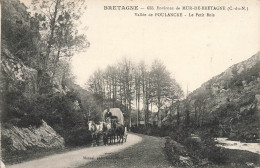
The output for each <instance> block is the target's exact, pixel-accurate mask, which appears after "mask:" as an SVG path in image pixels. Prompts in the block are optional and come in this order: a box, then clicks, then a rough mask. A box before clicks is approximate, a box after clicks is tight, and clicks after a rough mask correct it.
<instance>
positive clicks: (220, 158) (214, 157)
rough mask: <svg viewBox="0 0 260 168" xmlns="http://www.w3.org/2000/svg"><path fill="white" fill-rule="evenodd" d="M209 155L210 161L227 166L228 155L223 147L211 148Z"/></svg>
mask: <svg viewBox="0 0 260 168" xmlns="http://www.w3.org/2000/svg"><path fill="white" fill-rule="evenodd" d="M207 154H208V160H209V161H211V162H212V163H214V164H225V163H227V161H228V156H227V153H226V152H225V151H224V150H223V149H222V148H221V147H216V146H211V147H209V148H208V152H207Z"/></svg>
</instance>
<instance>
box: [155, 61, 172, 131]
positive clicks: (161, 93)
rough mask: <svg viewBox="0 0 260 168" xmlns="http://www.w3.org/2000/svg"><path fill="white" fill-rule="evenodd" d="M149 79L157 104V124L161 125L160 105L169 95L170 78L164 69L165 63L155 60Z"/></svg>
mask: <svg viewBox="0 0 260 168" xmlns="http://www.w3.org/2000/svg"><path fill="white" fill-rule="evenodd" d="M151 80H152V96H153V99H154V101H155V103H156V105H157V109H158V121H159V126H160V125H161V121H162V118H161V113H160V110H161V107H162V103H163V101H165V100H166V98H167V97H169V93H170V88H171V85H172V80H171V77H170V73H169V72H168V71H167V70H166V67H165V65H163V63H162V62H160V61H159V60H155V61H154V62H153V64H152V69H151Z"/></svg>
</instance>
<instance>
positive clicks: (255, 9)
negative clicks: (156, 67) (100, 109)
mask: <svg viewBox="0 0 260 168" xmlns="http://www.w3.org/2000/svg"><path fill="white" fill-rule="evenodd" d="M87 4H88V5H87V10H86V11H85V13H84V15H82V18H81V19H82V25H80V27H79V28H80V32H82V33H84V34H85V35H86V36H87V39H88V41H89V42H90V47H89V48H88V49H87V50H86V52H82V53H77V54H75V55H74V56H73V58H72V60H71V61H72V70H73V73H74V75H75V76H76V83H78V84H79V85H81V86H83V87H84V84H85V83H86V82H87V80H88V78H89V77H90V75H92V74H93V72H94V71H95V70H97V69H98V68H100V69H104V68H106V67H107V66H108V65H113V64H116V63H117V62H118V61H119V60H120V59H122V57H128V58H130V59H131V60H132V61H134V62H136V63H138V62H139V61H141V60H144V61H145V62H146V63H147V64H148V65H151V63H152V61H153V60H154V59H160V60H161V61H162V62H163V63H164V64H165V65H166V68H167V70H168V71H169V72H171V74H172V76H173V77H174V78H175V79H176V80H177V82H178V83H179V84H180V85H181V87H182V88H183V90H184V91H185V92H186V90H187V86H188V90H189V91H190V92H191V91H193V90H195V89H196V88H198V87H200V86H201V84H202V83H204V82H206V81H207V80H209V79H211V78H212V77H213V76H215V75H218V74H220V73H221V72H223V71H224V70H226V69H227V68H228V67H230V66H231V65H233V64H236V63H238V62H241V61H243V60H246V59H248V58H250V57H251V56H253V55H254V54H256V53H257V52H258V51H259V50H260V45H259V44H260V10H259V8H260V3H259V1H257V0H256V1H254V0H245V1H241V0H233V1H227V0H226V1H224V0H214V1H210V2H209V1H205V0H204V1H202V0H201V1H199V0H195V1H191V0H187V1H178V0H165V1H159V0H149V1H144V0H141V1H140V0H139V1H138V0H132V1H130V0H125V1H122V0H121V1H120V0H111V1H105V0H97V1H93V0H87ZM104 5H116V6H117V5H124V6H127V5H134V6H139V8H146V7H147V6H154V7H155V8H156V6H166V7H169V6H171V7H176V6H184V5H189V6H205V5H210V6H212V5H215V6H218V5H221V6H226V7H228V6H233V7H234V6H239V7H240V6H246V7H248V9H249V10H248V11H203V13H214V14H215V17H181V18H178V17H168V18H166V17H160V18H159V17H136V16H135V15H134V13H135V12H134V11H105V10H104ZM142 11H143V12H144V13H156V12H163V13H164V12H166V13H167V12H183V13H185V14H188V13H200V12H202V11H198V12H197V11H156V10H154V11H148V10H142ZM139 12H140V11H139ZM139 12H138V13H139Z"/></svg>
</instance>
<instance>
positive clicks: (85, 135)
mask: <svg viewBox="0 0 260 168" xmlns="http://www.w3.org/2000/svg"><path fill="white" fill-rule="evenodd" d="M64 139H65V143H66V144H67V145H69V146H81V145H86V144H89V143H90V142H91V141H92V139H91V133H90V131H89V130H88V129H87V128H86V127H79V128H73V129H71V130H70V131H68V132H67V133H66V135H65V136H64Z"/></svg>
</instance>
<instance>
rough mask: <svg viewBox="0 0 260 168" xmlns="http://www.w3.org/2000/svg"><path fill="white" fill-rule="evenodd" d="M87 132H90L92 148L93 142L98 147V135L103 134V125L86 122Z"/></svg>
mask: <svg viewBox="0 0 260 168" xmlns="http://www.w3.org/2000/svg"><path fill="white" fill-rule="evenodd" d="M88 130H89V131H90V132H91V137H92V144H91V146H94V144H93V141H95V142H96V146H99V139H100V135H101V133H102V132H103V124H99V125H98V124H95V123H94V121H89V122H88Z"/></svg>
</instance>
